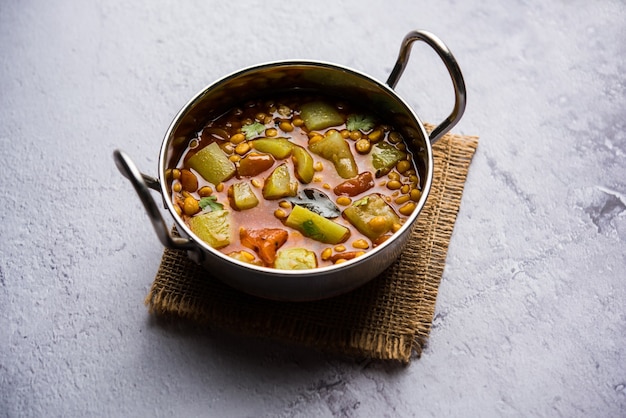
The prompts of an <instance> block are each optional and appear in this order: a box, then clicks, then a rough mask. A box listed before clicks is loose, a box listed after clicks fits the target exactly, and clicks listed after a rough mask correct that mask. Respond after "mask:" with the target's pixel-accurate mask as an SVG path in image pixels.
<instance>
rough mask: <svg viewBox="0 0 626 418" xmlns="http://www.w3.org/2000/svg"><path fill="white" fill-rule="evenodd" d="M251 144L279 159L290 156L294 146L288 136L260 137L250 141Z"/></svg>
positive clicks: (256, 148)
mask: <svg viewBox="0 0 626 418" xmlns="http://www.w3.org/2000/svg"><path fill="white" fill-rule="evenodd" d="M250 145H251V146H252V148H254V149H255V150H257V151H260V152H266V153H268V154H271V155H272V156H273V157H274V158H277V159H279V160H282V159H284V158H287V157H289V156H290V155H291V149H292V147H293V144H292V143H291V142H290V141H289V140H288V139H287V138H259V139H255V140H254V141H250Z"/></svg>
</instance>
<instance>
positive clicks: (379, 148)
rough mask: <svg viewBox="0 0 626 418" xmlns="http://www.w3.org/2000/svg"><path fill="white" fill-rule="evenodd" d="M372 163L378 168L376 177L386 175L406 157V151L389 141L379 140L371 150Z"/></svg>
mask: <svg viewBox="0 0 626 418" xmlns="http://www.w3.org/2000/svg"><path fill="white" fill-rule="evenodd" d="M371 156H372V164H373V165H374V168H375V169H376V177H381V176H384V175H385V174H387V173H389V172H390V171H391V170H392V169H393V168H394V167H395V166H396V164H398V161H400V160H404V159H405V158H406V152H404V151H401V150H399V149H398V148H396V147H395V146H393V145H391V144H389V143H387V142H379V143H377V144H376V145H374V147H373V148H372V151H371Z"/></svg>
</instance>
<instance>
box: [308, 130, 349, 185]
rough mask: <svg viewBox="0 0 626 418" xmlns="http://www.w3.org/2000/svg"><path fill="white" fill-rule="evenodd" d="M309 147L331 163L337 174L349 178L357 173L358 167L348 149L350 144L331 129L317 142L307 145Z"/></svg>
mask: <svg viewBox="0 0 626 418" xmlns="http://www.w3.org/2000/svg"><path fill="white" fill-rule="evenodd" d="M309 149H310V150H311V151H312V152H313V153H315V154H317V155H319V156H320V157H322V158H325V159H327V160H329V161H330V162H332V163H333V165H334V166H335V170H337V174H339V175H340V176H341V177H342V178H344V179H350V178H352V177H354V176H356V175H357V174H358V168H357V165H356V162H355V161H354V156H353V155H352V150H350V145H348V143H347V142H346V140H345V139H343V137H342V136H341V134H340V133H339V132H337V131H333V132H331V133H330V134H328V135H327V136H325V137H324V139H322V140H321V141H319V142H315V143H313V144H311V145H309Z"/></svg>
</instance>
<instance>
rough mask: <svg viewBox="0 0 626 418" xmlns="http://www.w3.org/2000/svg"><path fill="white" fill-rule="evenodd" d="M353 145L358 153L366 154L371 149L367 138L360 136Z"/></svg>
mask: <svg viewBox="0 0 626 418" xmlns="http://www.w3.org/2000/svg"><path fill="white" fill-rule="evenodd" d="M354 147H355V148H356V150H357V152H358V153H359V154H367V153H368V152H370V150H371V149H372V144H371V143H370V141H369V139H364V138H361V139H359V140H358V141H356V144H354Z"/></svg>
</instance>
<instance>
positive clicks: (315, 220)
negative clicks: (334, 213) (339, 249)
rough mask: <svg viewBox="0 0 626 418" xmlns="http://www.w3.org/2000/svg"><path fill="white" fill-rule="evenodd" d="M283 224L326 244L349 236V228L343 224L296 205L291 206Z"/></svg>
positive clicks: (340, 241) (336, 242) (339, 241)
mask: <svg viewBox="0 0 626 418" xmlns="http://www.w3.org/2000/svg"><path fill="white" fill-rule="evenodd" d="M285 225H287V226H288V227H290V228H294V229H297V230H298V231H300V232H302V235H304V236H306V237H309V238H311V239H314V240H316V241H320V242H324V243H326V244H339V243H342V242H344V241H346V240H347V239H348V237H349V236H350V230H349V229H348V228H346V227H345V226H343V225H340V224H338V223H337V222H333V221H331V220H330V219H326V218H324V217H323V216H321V215H318V214H317V213H315V212H312V211H310V210H308V209H306V208H303V207H302V206H298V205H296V206H294V207H293V209H292V211H291V213H290V214H289V216H288V217H287V219H286V220H285Z"/></svg>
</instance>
